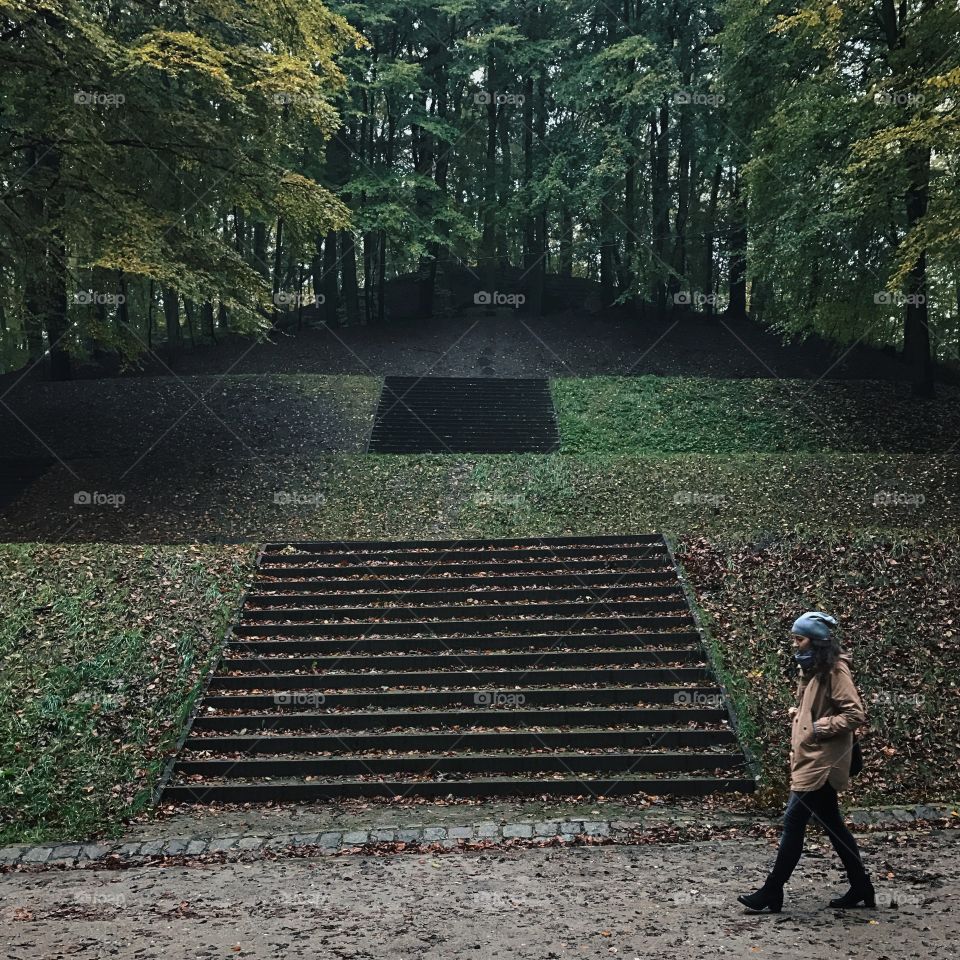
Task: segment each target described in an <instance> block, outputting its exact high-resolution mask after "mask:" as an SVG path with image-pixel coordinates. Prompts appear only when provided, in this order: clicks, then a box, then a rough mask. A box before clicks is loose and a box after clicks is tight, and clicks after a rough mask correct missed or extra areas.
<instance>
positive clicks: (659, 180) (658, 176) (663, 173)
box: [651, 101, 670, 316]
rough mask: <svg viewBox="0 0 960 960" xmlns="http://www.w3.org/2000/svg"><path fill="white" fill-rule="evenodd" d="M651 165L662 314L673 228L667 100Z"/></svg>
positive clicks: (655, 290) (655, 286)
mask: <svg viewBox="0 0 960 960" xmlns="http://www.w3.org/2000/svg"><path fill="white" fill-rule="evenodd" d="M651 125H652V137H651V147H652V155H651V165H652V168H653V178H652V180H653V182H652V183H651V197H652V199H651V205H652V213H653V217H652V223H651V228H652V230H653V242H652V244H651V247H652V249H653V270H652V274H653V283H652V289H651V299H652V300H653V301H654V303H655V304H656V306H657V311H658V313H659V314H660V315H661V316H662V315H663V314H664V312H665V311H666V307H667V283H666V280H667V275H668V273H669V270H668V266H667V234H668V232H669V230H670V183H669V175H670V166H669V161H670V107H669V106H668V105H667V103H666V101H664V102H663V103H662V104H661V106H660V110H659V118H658V117H657V116H654V117H653V119H652V120H651Z"/></svg>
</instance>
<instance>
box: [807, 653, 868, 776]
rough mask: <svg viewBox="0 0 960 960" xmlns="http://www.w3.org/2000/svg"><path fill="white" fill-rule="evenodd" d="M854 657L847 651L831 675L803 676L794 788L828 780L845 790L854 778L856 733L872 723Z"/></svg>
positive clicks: (815, 674) (841, 656)
mask: <svg viewBox="0 0 960 960" xmlns="http://www.w3.org/2000/svg"><path fill="white" fill-rule="evenodd" d="M850 662H851V657H850V654H848V653H842V654H841V655H840V659H839V660H838V661H837V662H836V664H835V665H834V668H833V670H832V671H831V672H830V674H829V675H828V676H826V677H824V676H821V674H820V673H813V674H811V675H809V676H801V677H800V680H799V682H798V684H797V702H798V707H797V711H796V713H795V714H794V716H793V735H792V737H791V740H790V789H791V790H797V791H803V790H817V789H819V788H820V787H822V786H823V785H824V783H826V782H827V780H829V781H830V784H831V785H832V786H833V788H834V789H835V790H843V789H845V788H846V786H847V784H848V783H849V781H850V751H851V749H852V748H853V734H854V731H855V730H857V728H858V727H861V726H864V725H865V724H866V722H867V712H866V709H865V708H864V706H863V701H862V700H861V699H860V694H859V693H858V692H857V686H856V684H855V683H854V682H853V674H851V672H850Z"/></svg>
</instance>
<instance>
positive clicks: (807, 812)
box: [767, 782, 867, 886]
mask: <svg viewBox="0 0 960 960" xmlns="http://www.w3.org/2000/svg"><path fill="white" fill-rule="evenodd" d="M810 817H816V819H817V821H818V822H819V823H820V824H821V825H822V826H823V828H824V829H825V830H826V831H827V835H828V836H829V837H830V842H831V843H832V844H833V849H834V850H836V851H837V855H838V856H839V857H840V859H841V860H842V861H843V865H844V867H845V868H846V870H847V876H848V877H849V878H850V883H851V884H852V885H854V886H856V885H858V884H860V883H862V882H863V881H864V880H865V879H866V877H867V871H866V869H865V868H864V866H863V860H862V859H861V858H860V849H859V848H858V847H857V841H856V840H854V838H853V834H852V833H851V832H850V831H849V830H848V829H847V828H846V825H845V824H844V822H843V817H842V815H841V814H840V806H839V804H838V803H837V791H836V790H834V788H833V787H832V786H830V784H829V782H828V783H825V784H824V785H823V786H822V787H820V789H819V790H806V791H804V792H802V793H798V792H796V791H792V792H791V793H790V799H789V801H788V803H787V810H786V812H785V813H784V815H783V833H782V834H781V836H780V848H779V849H778V851H777V860H776V863H774V865H773V869H772V870H771V871H770V876H769V877H768V878H767V882H768V883H770V884H776V885H779V886H783V885H784V884H785V883H786V882H787V881H788V880H789V879H790V875H791V874H792V873H793V869H794V867H796V865H797V863H798V862H799V860H800V855H801V854H802V853H803V835H804V832H805V831H806V829H807V823H808V822H809V820H810Z"/></svg>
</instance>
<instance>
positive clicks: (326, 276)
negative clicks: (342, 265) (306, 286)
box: [323, 230, 340, 327]
mask: <svg viewBox="0 0 960 960" xmlns="http://www.w3.org/2000/svg"><path fill="white" fill-rule="evenodd" d="M339 300H340V298H339V294H338V289H337V231H336V230H331V231H330V232H329V233H328V234H327V239H326V242H325V243H324V245H323V313H324V321H325V323H326V324H327V326H328V327H335V326H336V325H337V324H338V323H339V322H340V303H339Z"/></svg>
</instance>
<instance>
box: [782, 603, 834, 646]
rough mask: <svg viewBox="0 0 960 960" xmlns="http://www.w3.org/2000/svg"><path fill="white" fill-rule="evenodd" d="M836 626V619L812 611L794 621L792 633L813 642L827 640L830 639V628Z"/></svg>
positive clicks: (826, 614) (827, 614)
mask: <svg viewBox="0 0 960 960" xmlns="http://www.w3.org/2000/svg"><path fill="white" fill-rule="evenodd" d="M836 625H837V621H836V618H835V617H831V616H830V614H829V613H819V612H818V611H816V610H811V611H810V612H809V613H805V614H804V615H803V616H802V617H798V618H797V619H796V620H795V621H794V623H793V626H792V627H791V628H790V632H791V633H799V634H800V635H801V636H803V637H809V638H810V639H811V640H827V639H829V637H830V628H831V627H835V626H836Z"/></svg>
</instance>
